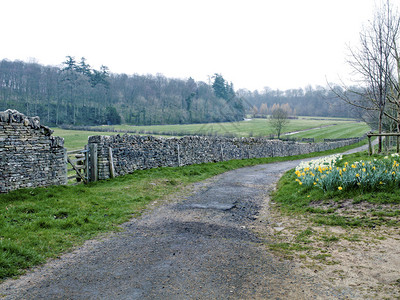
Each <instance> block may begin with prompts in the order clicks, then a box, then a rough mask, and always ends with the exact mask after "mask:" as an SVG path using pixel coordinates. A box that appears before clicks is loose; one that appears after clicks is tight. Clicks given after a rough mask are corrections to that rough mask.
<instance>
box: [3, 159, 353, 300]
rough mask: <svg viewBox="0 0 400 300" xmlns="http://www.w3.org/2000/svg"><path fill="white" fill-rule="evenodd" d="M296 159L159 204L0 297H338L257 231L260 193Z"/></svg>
mask: <svg viewBox="0 0 400 300" xmlns="http://www.w3.org/2000/svg"><path fill="white" fill-rule="evenodd" d="M298 163H299V162H298V161H294V162H282V163H276V164H268V165H259V166H255V167H249V168H243V169H239V170H235V171H231V172H227V173H225V174H222V175H219V176H216V177H214V178H212V179H210V180H207V181H204V182H201V183H198V184H195V185H193V186H192V187H190V188H189V190H186V191H185V194H183V193H181V194H177V195H174V197H173V199H168V200H165V201H163V202H162V203H160V202H159V203H157V204H156V205H155V206H156V207H154V209H151V210H149V211H148V212H147V213H145V214H144V215H143V216H142V217H141V218H138V219H134V220H132V221H130V222H128V223H126V224H124V225H123V227H124V231H123V232H121V233H116V234H111V235H109V236H106V237H103V238H102V239H97V240H94V241H88V242H87V243H85V245H84V246H82V247H80V248H79V249H76V250H75V251H74V252H72V253H68V254H65V255H63V256H62V257H61V258H60V259H57V260H54V261H51V262H49V263H48V264H46V265H44V266H43V267H40V268H38V269H37V270H35V271H34V272H30V273H28V274H27V275H24V276H22V277H21V278H20V279H18V280H8V281H6V282H5V283H3V284H2V285H0V296H3V299H265V298H268V299H346V298H349V299H350V298H358V297H360V295H359V294H358V292H357V291H356V290H353V289H351V288H345V289H343V288H341V289H340V290H339V289H335V288H334V287H332V286H331V285H329V284H327V283H326V282H322V281H320V279H319V278H318V276H314V275H312V274H310V273H308V274H309V275H305V274H307V273H305V272H302V270H301V269H299V268H298V265H296V264H295V263H294V262H290V261H285V260H280V259H278V258H277V257H276V256H274V255H273V254H271V253H270V252H269V251H268V250H267V247H266V246H265V244H266V243H268V239H264V240H263V239H261V238H260V237H259V236H258V235H257V234H255V233H254V232H255V230H254V229H255V228H258V227H260V226H271V224H269V223H268V218H266V217H265V215H264V216H262V215H260V213H261V212H264V214H265V212H268V205H269V199H268V194H269V192H270V190H271V189H273V188H274V186H275V184H276V182H277V180H278V179H279V177H280V175H281V174H282V173H283V172H284V171H286V170H288V169H290V168H293V167H295V166H296V165H297V164H298Z"/></svg>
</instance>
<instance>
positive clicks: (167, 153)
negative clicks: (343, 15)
mask: <svg viewBox="0 0 400 300" xmlns="http://www.w3.org/2000/svg"><path fill="white" fill-rule="evenodd" d="M358 141H359V139H357V138H356V139H349V140H343V141H336V142H323V143H296V142H290V141H280V140H269V139H265V138H223V137H198V136H186V137H183V138H179V139H178V138H156V137H153V136H137V135H123V136H120V135H115V136H91V137H89V148H93V145H96V147H95V148H96V149H97V168H98V170H97V175H98V179H107V178H110V177H112V176H111V174H112V173H111V172H114V174H115V176H120V175H124V174H128V173H132V172H133V171H134V170H138V169H149V168H156V167H162V166H169V167H173V166H184V165H191V164H199V163H205V162H217V161H226V160H231V159H245V158H260V157H274V156H290V155H297V154H305V153H310V152H317V151H325V150H331V149H334V148H338V147H342V146H347V145H350V144H353V143H355V142H358Z"/></svg>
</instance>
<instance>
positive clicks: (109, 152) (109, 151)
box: [108, 147, 115, 178]
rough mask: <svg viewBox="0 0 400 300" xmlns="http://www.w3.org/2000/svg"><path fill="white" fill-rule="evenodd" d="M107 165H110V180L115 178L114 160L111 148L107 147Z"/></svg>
mask: <svg viewBox="0 0 400 300" xmlns="http://www.w3.org/2000/svg"><path fill="white" fill-rule="evenodd" d="M108 163H109V164H110V178H114V177H115V169H114V159H113V154H112V149H111V147H108Z"/></svg>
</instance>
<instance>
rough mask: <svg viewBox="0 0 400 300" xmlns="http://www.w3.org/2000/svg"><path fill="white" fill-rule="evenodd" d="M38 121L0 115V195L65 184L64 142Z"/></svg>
mask: <svg viewBox="0 0 400 300" xmlns="http://www.w3.org/2000/svg"><path fill="white" fill-rule="evenodd" d="M52 133H53V131H52V130H50V129H49V128H48V127H46V126H43V125H41V124H40V120H39V118H38V117H33V118H31V117H27V116H25V115H23V114H21V113H19V112H18V111H15V110H6V111H4V112H0V193H4V192H9V191H11V190H15V189H18V188H24V187H37V186H48V185H60V184H66V183H67V164H66V149H65V148H64V139H63V138H60V137H53V136H51V134H52Z"/></svg>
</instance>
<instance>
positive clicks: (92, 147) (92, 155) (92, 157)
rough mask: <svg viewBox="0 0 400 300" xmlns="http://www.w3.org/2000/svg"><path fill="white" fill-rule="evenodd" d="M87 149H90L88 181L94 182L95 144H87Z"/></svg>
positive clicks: (95, 169)
mask: <svg viewBox="0 0 400 300" xmlns="http://www.w3.org/2000/svg"><path fill="white" fill-rule="evenodd" d="M89 151H90V181H91V182H95V181H97V180H98V171H97V144H89Z"/></svg>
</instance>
